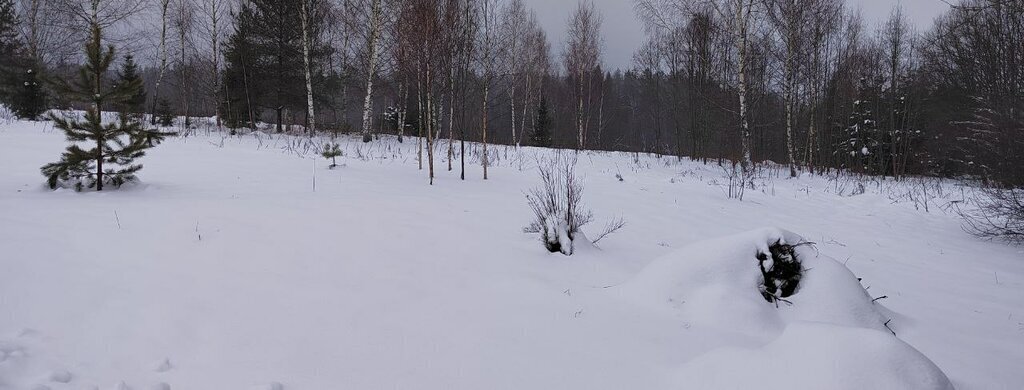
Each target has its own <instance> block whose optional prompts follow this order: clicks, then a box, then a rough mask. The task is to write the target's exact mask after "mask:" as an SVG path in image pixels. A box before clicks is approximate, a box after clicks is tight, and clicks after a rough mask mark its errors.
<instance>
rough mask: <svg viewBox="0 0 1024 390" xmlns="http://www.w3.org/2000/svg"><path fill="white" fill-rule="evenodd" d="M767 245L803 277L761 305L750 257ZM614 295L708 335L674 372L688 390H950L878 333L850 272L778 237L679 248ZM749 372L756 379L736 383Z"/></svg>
mask: <svg viewBox="0 0 1024 390" xmlns="http://www.w3.org/2000/svg"><path fill="white" fill-rule="evenodd" d="M776 243H780V244H784V245H792V246H793V252H794V254H795V256H796V258H797V260H798V261H799V262H800V263H801V265H802V269H803V275H802V278H801V279H800V281H799V285H798V286H797V288H796V291H795V293H793V295H791V296H788V297H786V298H785V301H783V302H776V303H770V302H767V301H766V300H765V297H764V296H762V294H761V292H760V290H759V286H761V285H762V284H763V283H764V275H763V274H762V271H761V268H760V266H759V264H760V263H759V262H760V260H758V256H759V255H763V254H768V253H769V252H770V251H769V247H770V246H772V245H773V244H776ZM762 258H764V256H762ZM769 261H770V260H769ZM618 291H619V293H620V294H621V295H622V296H624V297H625V298H626V299H628V300H631V301H634V302H637V303H639V304H642V305H646V306H649V307H651V308H653V309H655V310H661V311H665V312H666V313H668V314H669V315H673V316H678V317H679V318H680V319H682V320H683V321H685V323H686V328H687V329H691V330H696V331H701V332H706V333H707V334H709V335H711V336H712V337H709V338H708V339H707V340H706V341H705V345H706V348H707V353H706V354H704V355H701V356H698V357H697V358H695V359H693V360H691V361H690V362H689V363H688V365H687V366H686V367H685V368H684V370H683V375H682V378H681V380H684V381H685V382H686V383H687V384H689V385H695V388H716V389H717V388H724V389H731V388H779V389H815V388H828V389H864V388H877V389H888V388H893V389H896V388H899V389H948V388H952V385H951V384H950V382H949V380H948V379H947V378H946V376H945V375H944V374H943V373H942V371H941V370H939V368H938V367H937V366H935V364H934V363H932V362H931V361H930V360H929V359H928V358H926V357H925V356H924V355H922V354H921V353H920V352H918V351H917V350H916V349H914V348H913V347H911V346H910V345H908V344H906V343H904V342H903V341H901V340H899V339H898V338H897V337H895V336H894V335H893V334H892V333H891V332H890V331H889V330H888V329H887V328H886V325H885V324H886V321H888V319H889V318H891V315H890V313H889V312H888V310H887V309H885V308H884V307H882V306H881V305H879V304H877V303H875V302H873V301H872V298H871V296H870V295H868V293H867V292H866V291H865V290H864V288H863V287H862V286H861V284H860V281H859V280H858V279H857V277H856V276H854V275H853V273H852V272H850V270H849V269H847V268H846V267H845V266H844V265H842V264H841V263H839V262H837V261H835V260H834V259H832V258H830V257H827V256H824V255H821V254H820V253H818V251H817V250H816V249H815V248H814V246H813V245H812V244H811V243H809V242H807V241H806V240H804V239H803V238H802V237H800V236H799V235H797V234H795V233H792V232H788V231H785V230H782V229H777V228H767V229H760V230H755V231H751V232H747V233H743V234H739V235H735V236H730V237H725V238H720V239H715V240H709V241H704V242H700V243H696V244H693V245H690V246H688V247H685V248H682V249H680V250H678V251H676V252H673V253H672V254H670V255H667V256H664V257H661V258H659V259H657V260H655V261H653V262H652V263H651V264H650V265H648V266H647V267H645V268H644V269H643V270H642V271H641V272H640V273H639V274H638V275H637V276H635V277H634V278H633V279H631V280H630V281H628V282H627V283H625V284H623V285H622V286H620V287H619V288H618ZM749 370H754V371H756V374H753V375H735V373H736V372H737V371H744V372H746V371H749ZM697 384H703V386H701V385H697Z"/></svg>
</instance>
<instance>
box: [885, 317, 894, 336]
mask: <svg viewBox="0 0 1024 390" xmlns="http://www.w3.org/2000/svg"><path fill="white" fill-rule="evenodd" d="M890 322H892V318H890V319H888V320H886V321H885V324H884V325H885V329H889V332H890V333H892V335H893V336H895V335H896V331H894V330H892V328H890V327H889V323H890Z"/></svg>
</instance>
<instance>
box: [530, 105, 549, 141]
mask: <svg viewBox="0 0 1024 390" xmlns="http://www.w3.org/2000/svg"><path fill="white" fill-rule="evenodd" d="M536 116H537V117H536V120H535V121H534V125H533V134H531V136H530V138H531V140H532V141H533V146H540V147H545V148H546V147H550V146H551V114H550V113H549V112H548V100H547V99H546V98H544V97H541V98H540V104H538V105H537V114H536Z"/></svg>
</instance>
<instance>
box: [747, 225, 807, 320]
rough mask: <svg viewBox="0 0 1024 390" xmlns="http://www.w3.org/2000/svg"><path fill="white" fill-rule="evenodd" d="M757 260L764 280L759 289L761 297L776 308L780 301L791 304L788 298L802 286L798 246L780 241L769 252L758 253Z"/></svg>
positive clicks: (801, 269)
mask: <svg viewBox="0 0 1024 390" xmlns="http://www.w3.org/2000/svg"><path fill="white" fill-rule="evenodd" d="M803 244H804V243H799V244H796V245H803ZM757 260H758V261H759V263H760V267H761V276H762V278H763V279H762V281H761V284H760V288H759V290H760V291H761V295H762V296H764V299H765V300H767V301H768V302H772V303H775V304H776V306H778V303H779V301H782V302H786V303H789V301H787V300H786V297H789V296H790V295H793V293H795V292H796V289H797V287H799V285H800V277H801V276H802V275H803V266H802V265H801V264H800V258H799V257H798V256H797V254H796V246H795V245H791V244H788V243H786V242H784V241H783V240H782V239H779V240H778V241H775V243H773V244H771V245H770V246H768V251H767V252H760V253H758V254H757Z"/></svg>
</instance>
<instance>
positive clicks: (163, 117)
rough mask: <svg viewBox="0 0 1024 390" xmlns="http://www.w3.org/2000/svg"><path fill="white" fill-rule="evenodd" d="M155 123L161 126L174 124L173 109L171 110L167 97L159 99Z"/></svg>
mask: <svg viewBox="0 0 1024 390" xmlns="http://www.w3.org/2000/svg"><path fill="white" fill-rule="evenodd" d="M156 115H157V123H159V124H160V126H163V127H171V126H174V111H171V102H170V101H168V100H167V99H160V104H159V105H158V106H157V109H156Z"/></svg>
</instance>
